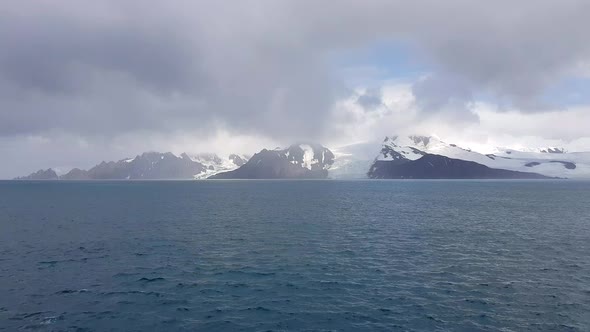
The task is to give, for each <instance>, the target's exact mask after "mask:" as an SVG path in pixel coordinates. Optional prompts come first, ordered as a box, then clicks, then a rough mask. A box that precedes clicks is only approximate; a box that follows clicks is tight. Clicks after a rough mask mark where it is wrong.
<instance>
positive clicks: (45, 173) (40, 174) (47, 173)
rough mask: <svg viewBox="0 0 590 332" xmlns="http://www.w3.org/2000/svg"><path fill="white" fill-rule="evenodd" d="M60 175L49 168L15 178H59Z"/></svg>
mask: <svg viewBox="0 0 590 332" xmlns="http://www.w3.org/2000/svg"><path fill="white" fill-rule="evenodd" d="M57 179H58V176H57V173H55V171H54V170H52V169H51V168H48V169H46V170H42V169H40V170H38V171H37V172H35V173H31V174H29V175H27V176H23V177H18V178H15V180H57Z"/></svg>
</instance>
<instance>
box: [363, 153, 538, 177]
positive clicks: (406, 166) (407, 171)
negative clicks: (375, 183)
mask: <svg viewBox="0 0 590 332" xmlns="http://www.w3.org/2000/svg"><path fill="white" fill-rule="evenodd" d="M368 176H369V178H372V179H547V178H548V177H546V176H544V175H540V174H536V173H527V172H517V171H510V170H505V169H495V168H490V167H487V166H484V165H481V164H478V163H476V162H473V161H465V160H459V159H452V158H448V157H445V156H440V155H434V154H425V155H423V156H422V157H420V158H418V159H416V160H407V159H406V160H405V161H404V160H403V159H401V158H400V159H396V160H390V161H383V160H378V161H376V162H375V163H374V164H373V165H372V166H371V169H370V170H369V172H368Z"/></svg>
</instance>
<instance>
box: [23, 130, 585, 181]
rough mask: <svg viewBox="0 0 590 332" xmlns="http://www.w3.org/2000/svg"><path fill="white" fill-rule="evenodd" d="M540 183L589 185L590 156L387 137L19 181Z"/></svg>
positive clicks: (128, 164)
mask: <svg viewBox="0 0 590 332" xmlns="http://www.w3.org/2000/svg"><path fill="white" fill-rule="evenodd" d="M323 178H333V179H347V178H348V179H355V178H359V179H360V178H370V179H542V178H590V152H573V153H570V152H568V151H566V150H565V149H563V148H559V147H547V148H542V149H528V150H526V151H519V150H514V149H505V148H496V149H495V150H494V153H488V154H482V153H479V152H476V151H472V150H470V149H467V148H463V147H460V146H458V145H456V144H451V143H446V142H444V141H442V140H440V139H438V138H436V137H434V136H388V137H386V138H385V139H384V140H383V142H382V143H381V144H380V145H378V144H372V143H359V144H352V145H348V146H344V147H339V148H336V149H333V150H330V149H328V148H326V147H324V146H322V145H320V144H313V143H298V144H293V145H291V146H289V147H287V148H275V149H272V150H269V149H263V150H261V151H260V152H258V153H256V154H254V155H253V156H252V157H249V156H247V155H243V154H230V155H228V156H227V157H220V156H219V155H217V154H215V153H203V154H197V155H189V154H186V153H182V154H180V155H175V154H173V153H170V152H166V153H160V152H146V153H143V154H141V155H137V156H136V157H134V158H127V159H122V160H119V161H109V162H106V161H103V162H101V163H100V164H98V165H96V166H94V167H92V168H90V169H88V170H82V169H78V168H74V169H72V170H70V171H69V172H68V173H66V174H62V175H58V174H57V173H56V172H55V171H54V170H53V169H46V170H39V171H37V172H35V173H32V174H30V175H28V176H25V177H20V178H17V179H18V180H151V179H182V180H185V179H323Z"/></svg>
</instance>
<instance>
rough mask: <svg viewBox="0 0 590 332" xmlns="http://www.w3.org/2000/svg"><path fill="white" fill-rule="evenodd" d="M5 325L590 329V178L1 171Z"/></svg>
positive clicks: (1, 319)
mask: <svg viewBox="0 0 590 332" xmlns="http://www.w3.org/2000/svg"><path fill="white" fill-rule="evenodd" d="M0 330H6V331H13V330H36V331H109V330H117V331H185V330H209V331H224V330H229V331H231V330H247V331H254V330H324V331H333V330H342V331H379V330H382V331H386V330H387V331H389V330H404V331H435V330H437V331H499V330H500V331H528V330H533V331H539V330H540V331H551V330H554V331H569V330H572V331H590V182H570V181H520V182H519V181H513V182H510V181H507V182H501V181H348V182H346V181H217V182H213V181H208V182H70V183H68V182H60V183H57V182H0Z"/></svg>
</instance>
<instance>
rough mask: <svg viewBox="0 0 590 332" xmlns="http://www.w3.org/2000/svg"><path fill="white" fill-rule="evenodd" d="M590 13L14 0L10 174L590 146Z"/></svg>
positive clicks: (438, 6) (3, 26) (542, 4)
mask: <svg viewBox="0 0 590 332" xmlns="http://www.w3.org/2000/svg"><path fill="white" fill-rule="evenodd" d="M588 17H590V1H586V0H579V1H578V0H560V1H555V0H551V1H549V0H522V1H504V0H496V1H487V2H484V1H471V0H464V1H463V0H447V1H439V0H425V1H395V0H383V1H378V0H374V1H371V0H363V1H360V0H356V1H348V0H323V1H306V0H292V1H281V0H268V1H249V0H244V1H220V0H215V1H173V0H171V1H159V2H149V3H148V2H146V1H133V0H113V1H109V0H102V1H91V2H88V1H79V0H71V1H67V0H51V1H49V0H47V1H41V0H38V1H17V0H7V1H2V4H1V5H0V155H2V157H3V158H2V162H1V164H0V178H11V177H14V176H18V175H24V174H28V173H30V172H32V171H35V170H37V169H39V168H48V167H57V168H63V169H65V168H69V167H82V168H87V167H90V166H92V165H94V164H96V163H98V162H100V161H101V160H117V159H121V158H124V157H127V156H134V155H136V154H138V153H141V152H143V151H149V150H156V151H172V152H182V151H187V152H190V153H197V152H207V151H212V152H218V153H220V154H224V153H229V152H234V151H235V152H246V153H252V152H255V151H257V150H259V149H261V148H264V147H269V148H272V147H274V146H276V145H285V144H289V143H291V142H295V141H301V140H307V141H309V140H312V141H316V142H320V143H323V144H325V145H328V146H338V145H344V144H348V143H352V142H360V141H380V140H381V139H382V138H383V136H384V135H391V134H396V133H416V134H425V135H430V134H436V135H438V136H439V137H441V138H443V139H445V140H452V141H455V142H460V143H464V144H471V145H473V146H476V145H478V144H479V145H482V146H486V145H490V144H498V145H512V146H516V145H523V146H524V145H539V146H540V145H543V144H547V145H563V146H567V147H568V148H569V149H570V150H571V149H576V150H590V34H588V31H590V20H588ZM378 149H379V148H378V147H376V150H378Z"/></svg>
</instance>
